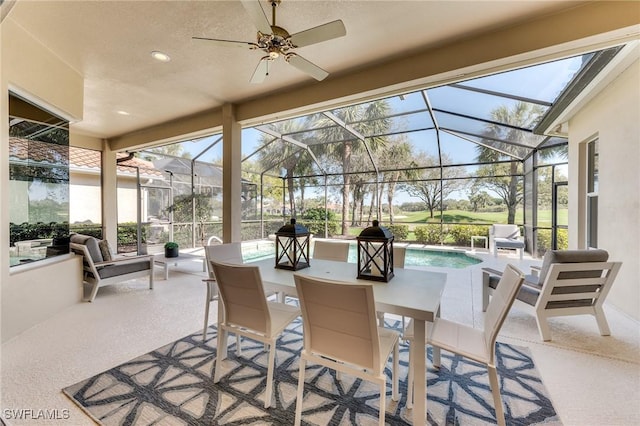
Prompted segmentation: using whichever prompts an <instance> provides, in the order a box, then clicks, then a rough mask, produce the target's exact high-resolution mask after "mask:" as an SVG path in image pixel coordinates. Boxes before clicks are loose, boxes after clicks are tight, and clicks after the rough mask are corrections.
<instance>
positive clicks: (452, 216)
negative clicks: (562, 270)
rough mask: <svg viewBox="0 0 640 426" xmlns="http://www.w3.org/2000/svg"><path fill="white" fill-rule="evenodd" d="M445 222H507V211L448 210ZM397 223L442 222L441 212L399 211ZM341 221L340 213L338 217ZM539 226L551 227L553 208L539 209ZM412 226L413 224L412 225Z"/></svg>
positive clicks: (563, 214)
mask: <svg viewBox="0 0 640 426" xmlns="http://www.w3.org/2000/svg"><path fill="white" fill-rule="evenodd" d="M522 216H523V215H522V211H521V210H519V211H518V212H516V220H515V222H516V223H522V222H523V217H522ZM568 216H569V211H568V210H567V209H563V210H560V211H559V212H558V221H559V223H560V224H563V223H564V224H566V223H567V220H568ZM443 217H444V220H443V221H444V223H486V224H491V223H507V212H506V211H504V212H470V211H464V210H447V211H445V212H444V214H443ZM394 219H395V223H407V224H410V226H411V224H414V225H418V224H422V223H440V214H439V213H434V215H433V218H431V217H430V216H429V212H428V211H422V212H405V213H399V214H396V215H395V216H394ZM336 220H337V221H339V220H340V219H339V215H338V217H336ZM382 223H383V224H388V223H389V216H388V215H384V216H383V217H382ZM538 226H543V227H550V226H551V210H550V209H547V210H542V209H541V210H538ZM411 227H412V226H411ZM360 229H361V228H353V229H350V231H349V235H358V234H359V232H360Z"/></svg>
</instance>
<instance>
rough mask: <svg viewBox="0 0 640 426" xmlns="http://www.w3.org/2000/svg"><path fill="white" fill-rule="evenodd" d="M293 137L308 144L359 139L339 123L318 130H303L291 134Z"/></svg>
mask: <svg viewBox="0 0 640 426" xmlns="http://www.w3.org/2000/svg"><path fill="white" fill-rule="evenodd" d="M327 120H328V119H327ZM325 125H326V123H325ZM291 137H292V138H294V139H295V140H297V141H299V142H302V143H305V144H307V145H318V144H334V143H337V142H344V141H351V140H354V139H357V138H356V136H354V135H353V133H350V132H349V131H347V130H346V129H344V128H343V127H340V126H338V125H330V126H327V127H323V128H321V129H316V130H309V131H301V132H298V133H296V134H294V135H291Z"/></svg>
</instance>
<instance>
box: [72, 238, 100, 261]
mask: <svg viewBox="0 0 640 426" xmlns="http://www.w3.org/2000/svg"><path fill="white" fill-rule="evenodd" d="M71 242H72V243H76V244H83V245H84V246H85V247H87V250H88V251H89V255H90V256H91V260H93V263H97V262H102V261H104V258H103V257H102V252H101V251H100V246H99V244H98V239H97V238H95V237H92V236H90V235H84V234H73V235H71Z"/></svg>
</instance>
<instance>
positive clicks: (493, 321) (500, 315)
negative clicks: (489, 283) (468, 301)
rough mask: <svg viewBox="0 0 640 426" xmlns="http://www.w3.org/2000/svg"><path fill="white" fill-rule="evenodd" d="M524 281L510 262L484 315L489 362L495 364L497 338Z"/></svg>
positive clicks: (522, 276) (486, 352) (486, 349)
mask: <svg viewBox="0 0 640 426" xmlns="http://www.w3.org/2000/svg"><path fill="white" fill-rule="evenodd" d="M523 281H524V275H523V274H522V272H520V271H519V270H518V269H517V268H516V267H514V266H513V265H511V264H508V265H507V267H506V268H505V270H504V273H503V274H502V278H501V279H500V284H499V285H498V288H497V289H496V291H494V293H493V299H492V300H491V302H489V307H488V308H487V311H486V314H485V317H484V341H485V348H484V352H485V354H486V356H487V359H488V362H489V364H492V365H495V356H496V354H495V348H496V339H497V337H498V333H499V332H500V328H501V327H502V324H504V320H505V319H506V318H507V315H508V314H509V310H510V309H511V306H512V305H513V302H514V300H515V299H516V295H517V294H518V290H519V289H520V286H521V285H522V282H523Z"/></svg>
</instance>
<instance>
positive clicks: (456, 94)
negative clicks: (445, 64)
mask: <svg viewBox="0 0 640 426" xmlns="http://www.w3.org/2000/svg"><path fill="white" fill-rule="evenodd" d="M427 95H428V96H429V100H430V102H431V106H432V107H433V108H434V109H439V110H442V111H449V112H455V113H456V114H462V115H467V116H470V117H474V118H479V119H484V120H489V121H496V122H498V123H502V124H511V125H516V126H518V127H521V128H525V129H529V130H533V128H534V127H535V125H536V123H537V122H538V118H539V117H540V116H541V115H543V114H544V113H545V112H546V111H547V110H548V109H549V107H548V106H543V105H540V104H539V103H532V102H525V101H522V100H517V99H511V98H508V97H504V96H496V95H494V94H487V93H480V92H475V91H472V90H466V89H463V88H460V87H457V86H441V87H436V88H434V89H429V90H427Z"/></svg>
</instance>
